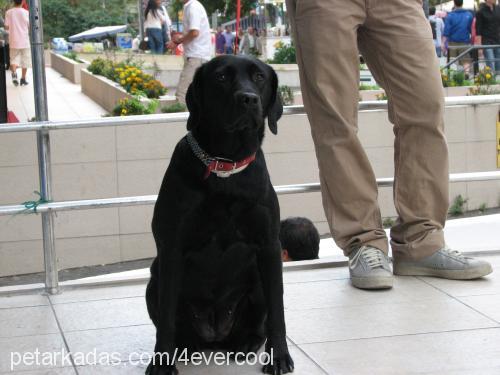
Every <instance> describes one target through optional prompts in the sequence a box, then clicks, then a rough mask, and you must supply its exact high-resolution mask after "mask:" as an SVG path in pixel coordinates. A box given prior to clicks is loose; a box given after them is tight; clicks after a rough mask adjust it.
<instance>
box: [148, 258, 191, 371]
mask: <svg viewBox="0 0 500 375" xmlns="http://www.w3.org/2000/svg"><path fill="white" fill-rule="evenodd" d="M165 250H166V249H163V248H162V249H161V250H160V251H159V252H158V260H159V267H158V270H159V272H158V308H159V314H158V325H157V327H156V345H155V352H154V358H153V361H152V362H151V363H150V366H149V368H148V371H146V374H148V375H176V374H178V373H179V372H178V371H177V368H176V366H175V361H176V360H177V359H178V358H179V356H180V355H181V353H178V350H177V347H176V342H175V333H176V331H175V328H176V327H175V323H176V315H177V305H178V300H179V291H180V289H181V278H182V256H181V254H180V251H176V249H169V250H168V251H165Z"/></svg>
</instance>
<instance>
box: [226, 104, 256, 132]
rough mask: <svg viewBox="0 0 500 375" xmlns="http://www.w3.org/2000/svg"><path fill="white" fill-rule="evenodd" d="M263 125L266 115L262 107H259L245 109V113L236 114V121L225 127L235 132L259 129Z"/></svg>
mask: <svg viewBox="0 0 500 375" xmlns="http://www.w3.org/2000/svg"><path fill="white" fill-rule="evenodd" d="M263 125H264V116H263V114H262V109H261V108H259V109H254V110H244V111H243V113H240V114H239V115H238V116H236V118H235V120H234V121H232V122H231V123H230V124H227V125H226V127H225V129H226V130H227V131H228V132H230V133H234V132H237V131H241V130H245V129H258V128H260V127H261V126H263Z"/></svg>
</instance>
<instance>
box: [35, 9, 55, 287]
mask: <svg viewBox="0 0 500 375" xmlns="http://www.w3.org/2000/svg"><path fill="white" fill-rule="evenodd" d="M29 4H30V5H29V7H30V28H31V29H30V33H31V52H32V62H33V64H32V65H33V87H34V91H35V93H34V94H35V113H36V120H37V121H47V120H48V119H49V113H48V107H47V88H46V79H45V59H44V49H43V22H42V9H41V6H40V1H39V0H31V1H30V2H29ZM37 147H38V173H39V178H40V196H41V199H42V200H46V201H50V200H51V199H52V191H51V173H50V137H49V131H48V130H46V129H40V130H37ZM42 234H43V259H44V265H45V290H46V291H47V293H49V294H56V293H57V292H58V288H59V275H58V271H57V256H56V248H55V236H54V217H53V214H52V213H51V212H50V211H48V212H43V213H42Z"/></svg>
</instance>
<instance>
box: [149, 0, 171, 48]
mask: <svg viewBox="0 0 500 375" xmlns="http://www.w3.org/2000/svg"><path fill="white" fill-rule="evenodd" d="M166 23H167V19H166V17H165V14H164V13H163V10H162V9H161V5H160V1H158V0H149V1H148V6H147V7H146V11H145V13H144V28H145V29H146V35H147V37H148V45H149V49H150V50H151V53H154V54H163V51H164V48H165V43H164V38H163V31H162V27H163V25H164V24H166Z"/></svg>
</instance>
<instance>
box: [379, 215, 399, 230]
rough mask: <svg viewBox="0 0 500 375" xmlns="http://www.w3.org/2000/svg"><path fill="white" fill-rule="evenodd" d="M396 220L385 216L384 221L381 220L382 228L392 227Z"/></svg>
mask: <svg viewBox="0 0 500 375" xmlns="http://www.w3.org/2000/svg"><path fill="white" fill-rule="evenodd" d="M395 223H396V222H395V221H394V219H393V218H392V217H386V218H385V219H384V221H383V222H382V225H383V226H384V228H392V227H393V226H394V224H395Z"/></svg>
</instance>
